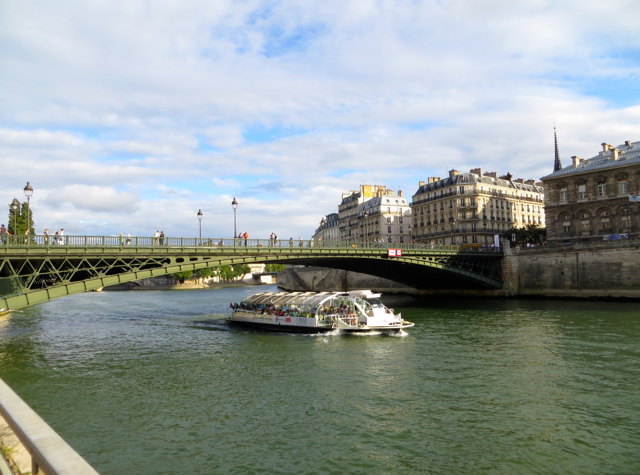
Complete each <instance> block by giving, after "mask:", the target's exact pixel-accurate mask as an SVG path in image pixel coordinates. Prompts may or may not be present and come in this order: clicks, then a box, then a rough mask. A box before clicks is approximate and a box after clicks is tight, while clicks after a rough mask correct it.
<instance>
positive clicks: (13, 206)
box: [9, 198, 20, 234]
mask: <svg viewBox="0 0 640 475" xmlns="http://www.w3.org/2000/svg"><path fill="white" fill-rule="evenodd" d="M9 208H11V211H12V212H13V233H14V234H16V233H17V232H18V208H20V202H19V201H18V199H17V198H14V199H13V201H12V202H11V204H10V205H9Z"/></svg>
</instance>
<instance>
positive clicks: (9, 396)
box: [0, 379, 98, 475]
mask: <svg viewBox="0 0 640 475" xmlns="http://www.w3.org/2000/svg"><path fill="white" fill-rule="evenodd" d="M0 449H1V451H2V458H3V461H5V462H6V465H7V467H3V469H6V468H8V469H9V473H10V474H12V475H26V474H31V475H37V474H39V473H40V474H46V475H70V474H74V475H98V472H96V471H95V470H94V469H93V467H91V465H89V464H88V463H87V462H86V461H85V460H84V459H83V458H82V457H81V456H80V455H79V454H78V453H77V452H76V451H75V450H73V448H71V446H69V444H67V443H66V442H65V441H64V439H62V437H60V436H59V435H58V434H57V433H56V432H55V431H54V430H53V429H52V428H51V427H50V426H49V425H48V424H47V423H46V422H45V421H44V420H43V419H42V418H41V417H40V416H39V415H38V414H37V413H36V412H35V411H34V410H33V409H31V408H30V407H29V406H28V405H27V403H25V402H24V401H23V400H22V399H21V398H20V397H19V396H18V395H17V394H16V393H15V392H14V391H13V390H12V389H11V388H10V387H9V386H8V385H7V384H6V383H5V382H4V381H3V380H1V379H0ZM3 475H4V473H3Z"/></svg>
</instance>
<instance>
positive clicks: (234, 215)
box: [231, 198, 238, 242]
mask: <svg viewBox="0 0 640 475" xmlns="http://www.w3.org/2000/svg"><path fill="white" fill-rule="evenodd" d="M231 207H232V208H233V239H235V238H236V237H238V228H237V227H236V210H237V209H238V202H237V201H236V199H235V198H234V199H233V201H232V202H231ZM234 242H235V241H234Z"/></svg>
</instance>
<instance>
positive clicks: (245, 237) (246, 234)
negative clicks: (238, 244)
mask: <svg viewBox="0 0 640 475" xmlns="http://www.w3.org/2000/svg"><path fill="white" fill-rule="evenodd" d="M242 237H243V238H244V247H248V246H249V233H246V232H245V233H244V235H243V236H242Z"/></svg>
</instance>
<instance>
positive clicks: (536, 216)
mask: <svg viewBox="0 0 640 475" xmlns="http://www.w3.org/2000/svg"><path fill="white" fill-rule="evenodd" d="M543 201H544V189H543V188H542V184H541V183H536V182H535V180H527V181H525V180H523V179H521V178H518V179H516V180H514V179H513V177H512V176H511V175H510V174H508V173H507V174H506V175H504V176H500V177H498V175H497V173H496V172H485V173H484V174H483V173H482V169H480V168H474V169H472V170H470V171H469V173H460V172H458V171H457V170H451V171H450V172H449V177H448V178H444V179H441V178H440V177H430V178H429V179H428V181H427V182H424V181H421V182H420V184H419V188H418V191H417V192H416V193H415V194H414V195H413V197H412V203H411V211H412V212H411V214H412V218H413V232H412V234H413V240H415V242H418V243H434V244H453V245H467V246H482V245H483V244H493V243H494V236H495V235H499V234H503V233H504V232H505V231H506V230H508V229H510V228H514V227H515V228H517V227H522V226H524V225H525V224H538V225H542V224H543V223H544V220H545V218H544V208H543Z"/></svg>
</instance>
